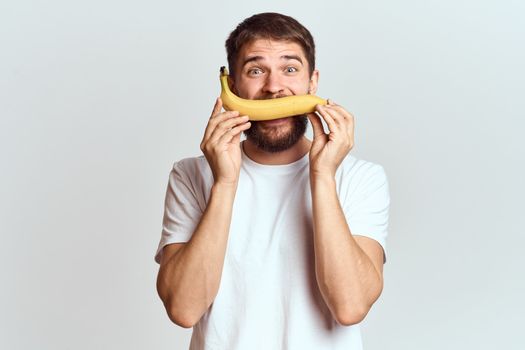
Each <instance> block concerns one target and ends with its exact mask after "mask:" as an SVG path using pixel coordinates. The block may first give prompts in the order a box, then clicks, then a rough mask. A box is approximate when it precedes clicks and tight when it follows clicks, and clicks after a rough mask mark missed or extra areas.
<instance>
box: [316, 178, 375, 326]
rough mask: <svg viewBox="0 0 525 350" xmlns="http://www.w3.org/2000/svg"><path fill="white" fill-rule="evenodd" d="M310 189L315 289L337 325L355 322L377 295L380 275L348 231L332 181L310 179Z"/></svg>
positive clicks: (358, 320)
mask: <svg viewBox="0 0 525 350" xmlns="http://www.w3.org/2000/svg"><path fill="white" fill-rule="evenodd" d="M311 188H312V207H313V221H314V250H315V272H316V276H317V283H318V285H319V289H320V291H321V294H322V296H323V298H324V300H325V302H326V303H327V305H328V307H329V309H330V311H331V312H332V315H333V316H334V317H335V318H336V319H337V320H338V322H339V323H342V324H353V323H358V322H360V320H362V318H364V316H365V315H366V313H367V312H368V311H369V309H370V307H371V306H372V304H373V303H374V302H375V300H376V299H377V298H378V297H379V295H380V293H381V290H382V278H381V275H380V274H379V272H378V271H377V270H376V268H375V267H374V265H373V263H372V260H371V259H370V258H369V257H368V256H367V255H366V254H365V252H364V251H363V250H362V249H361V248H360V246H359V245H358V244H357V242H356V240H355V239H354V237H353V236H352V234H351V232H350V229H349V227H348V224H347V222H346V219H345V216H344V213H343V211H342V208H341V205H340V202H339V199H338V196H337V192H336V186H335V179H334V178H333V177H331V176H316V177H312V178H311Z"/></svg>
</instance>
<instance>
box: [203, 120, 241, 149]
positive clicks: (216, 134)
mask: <svg viewBox="0 0 525 350" xmlns="http://www.w3.org/2000/svg"><path fill="white" fill-rule="evenodd" d="M247 122H248V116H246V115H243V116H240V117H235V118H231V119H228V120H225V121H223V122H222V123H220V124H219V125H217V127H216V128H215V129H214V130H213V132H212V134H211V135H210V139H209V140H210V142H212V143H214V142H216V141H217V140H218V139H219V138H221V137H222V135H224V134H225V133H227V132H229V131H230V130H231V129H232V128H234V127H236V126H238V125H241V124H245V123H247Z"/></svg>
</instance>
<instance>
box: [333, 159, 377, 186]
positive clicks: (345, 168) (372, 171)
mask: <svg viewBox="0 0 525 350" xmlns="http://www.w3.org/2000/svg"><path fill="white" fill-rule="evenodd" d="M336 177H337V178H338V179H340V180H344V181H345V182H348V181H352V182H354V183H356V182H359V183H360V182H362V181H365V182H366V180H368V181H370V180H372V179H375V180H376V181H386V172H385V169H384V167H383V166H382V165H380V164H377V163H374V162H371V161H367V160H364V159H359V158H356V157H355V156H353V155H350V154H349V155H347V156H346V157H345V159H344V160H343V162H342V163H341V165H340V166H339V168H338V169H337V173H336Z"/></svg>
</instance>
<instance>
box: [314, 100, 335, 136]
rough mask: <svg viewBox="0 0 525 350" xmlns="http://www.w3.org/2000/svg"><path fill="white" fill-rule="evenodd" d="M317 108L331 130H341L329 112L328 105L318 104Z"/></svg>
mask: <svg viewBox="0 0 525 350" xmlns="http://www.w3.org/2000/svg"><path fill="white" fill-rule="evenodd" d="M316 110H317V111H318V112H319V114H320V115H321V117H323V119H324V121H325V122H326V124H327V125H328V130H329V131H330V132H337V131H338V130H339V127H338V125H337V123H336V122H335V120H334V118H333V117H332V116H331V115H330V114H329V113H328V107H326V106H321V105H317V106H316Z"/></svg>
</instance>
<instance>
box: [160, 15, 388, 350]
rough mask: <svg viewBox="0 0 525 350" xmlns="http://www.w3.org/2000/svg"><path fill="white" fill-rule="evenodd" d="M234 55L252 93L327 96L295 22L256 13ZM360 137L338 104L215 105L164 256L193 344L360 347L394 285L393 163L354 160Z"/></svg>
mask: <svg viewBox="0 0 525 350" xmlns="http://www.w3.org/2000/svg"><path fill="white" fill-rule="evenodd" d="M226 49H227V53H228V64H229V71H230V88H231V89H232V91H234V92H235V93H236V94H237V95H239V96H240V97H242V98H247V99H269V98H279V97H282V96H289V95H301V94H309V93H310V94H315V92H316V89H317V83H318V79H319V72H318V71H317V70H316V69H315V46H314V41H313V38H312V36H311V35H310V33H309V32H308V30H307V29H306V28H304V27H303V26H302V25H301V24H300V23H298V22H297V21H296V20H294V19H293V18H291V17H288V16H284V15H280V14H276V13H262V14H258V15H254V16H252V17H250V18H248V19H246V20H244V21H243V22H242V23H241V24H239V26H238V27H237V28H236V29H235V30H234V31H233V32H232V33H231V34H230V36H229V38H228V39H227V41H226ZM308 120H309V121H310V123H311V124H312V127H313V140H312V141H310V140H308V139H307V138H306V137H305V136H304V134H305V130H306V125H307V121H308ZM322 120H324V121H325V122H326V125H327V127H328V129H329V130H328V132H325V131H324V129H323V124H322ZM243 132H244V133H245V135H246V140H245V141H243V142H241V133H243ZM353 134H354V118H353V116H352V115H351V114H350V113H348V112H347V111H346V110H345V109H344V108H343V107H342V106H339V105H337V104H335V103H333V102H331V101H330V103H329V104H328V105H326V106H320V105H318V106H317V107H316V113H311V114H309V115H308V116H295V117H289V118H282V119H277V120H273V121H262V122H250V121H249V120H248V117H247V116H242V115H239V113H238V112H236V111H229V112H228V111H226V112H225V111H222V103H221V100H220V99H217V101H216V103H215V106H214V108H213V112H212V113H211V117H210V119H209V121H208V125H207V127H206V130H205V132H204V136H203V139H202V143H201V150H202V152H203V153H204V156H201V157H197V158H188V159H183V160H181V161H179V162H177V163H175V165H174V167H173V170H172V172H171V174H170V179H169V184H168V189H167V193H166V201H165V213H164V222H163V231H162V238H161V241H160V244H159V247H158V250H157V254H156V256H155V259H156V261H157V262H158V263H160V269H159V275H158V280H157V290H158V293H159V296H160V298H161V299H162V301H163V303H164V305H165V307H166V311H167V313H168V315H169V317H170V319H171V320H172V321H173V322H174V323H176V324H178V325H180V326H182V327H193V335H192V340H191V345H190V348H191V349H228V350H235V349H272V350H273V349H301V350H305V349H316V350H318V349H361V336H360V332H359V322H361V321H362V320H363V319H364V317H365V316H366V314H367V313H368V311H369V310H370V308H371V306H372V304H373V303H374V302H375V301H376V300H377V298H378V297H379V295H380V294H381V290H382V285H383V277H382V273H383V272H382V271H383V263H384V261H385V253H384V247H385V238H386V234H387V222H388V209H389V194H388V184H387V179H386V176H385V173H384V171H383V168H382V167H381V166H380V165H377V164H373V163H370V162H366V161H363V160H358V159H356V158H355V157H353V156H351V155H350V154H349V152H350V150H351V149H352V147H353V144H354V135H353Z"/></svg>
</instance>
